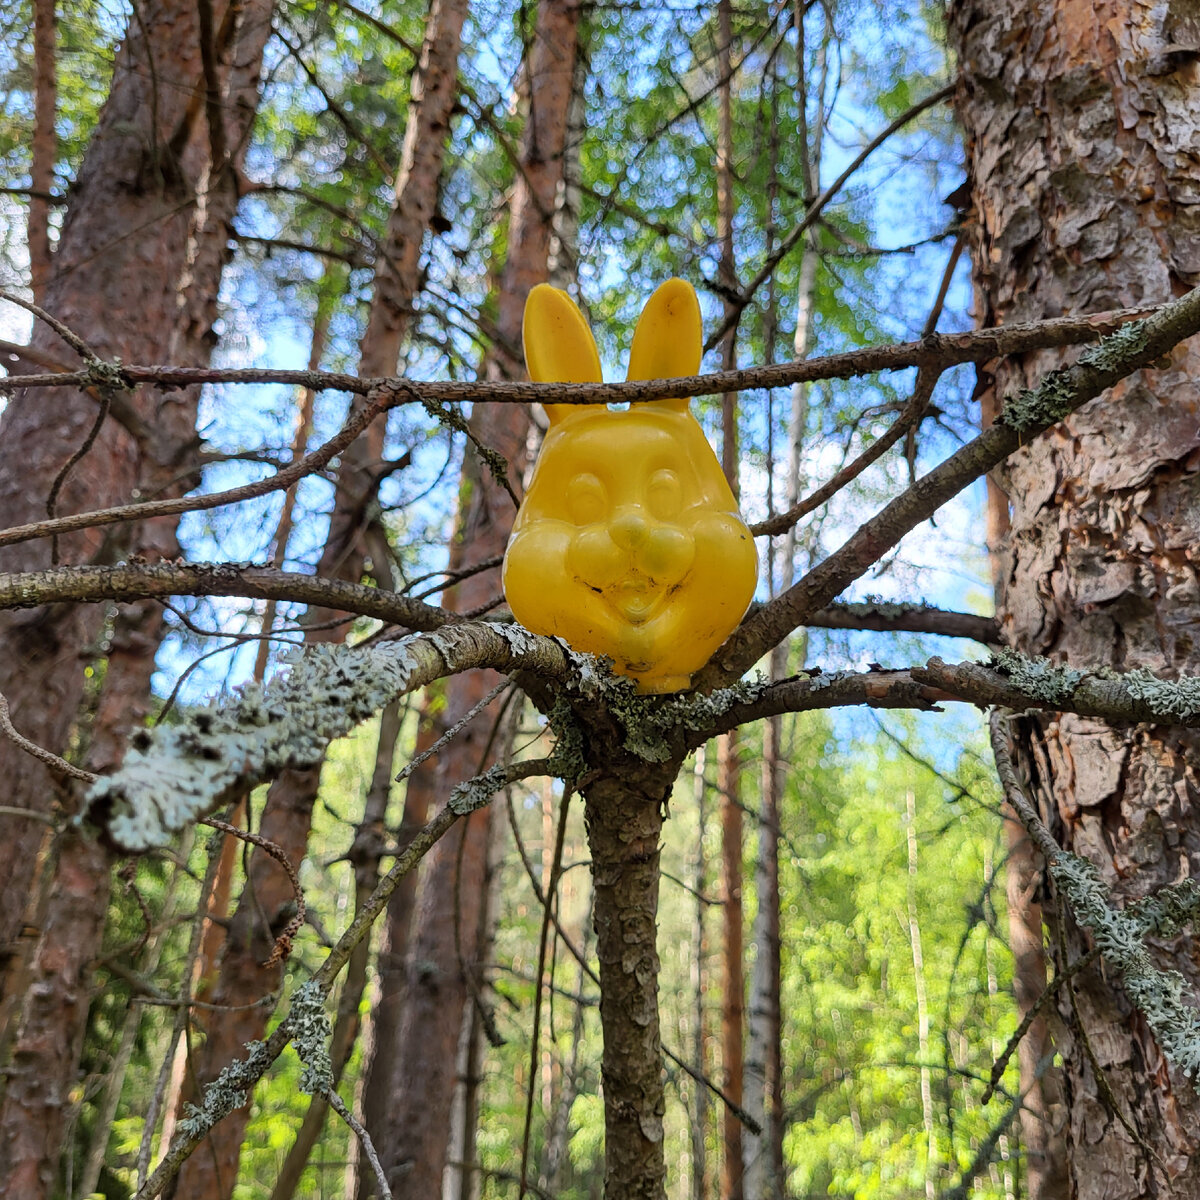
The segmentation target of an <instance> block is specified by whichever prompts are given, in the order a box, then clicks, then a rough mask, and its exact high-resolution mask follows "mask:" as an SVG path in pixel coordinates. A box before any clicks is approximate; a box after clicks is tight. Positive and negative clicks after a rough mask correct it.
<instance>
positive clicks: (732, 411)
mask: <svg viewBox="0 0 1200 1200" xmlns="http://www.w3.org/2000/svg"><path fill="white" fill-rule="evenodd" d="M732 43H733V13H732V5H731V3H730V0H720V3H719V4H718V5H717V70H718V72H719V74H720V77H721V79H722V83H721V87H720V91H719V129H718V134H717V234H718V237H719V238H720V243H721V257H720V262H719V273H720V277H721V282H722V284H723V285H724V287H725V288H727V289H729V291H730V292H732V291H733V290H734V289H736V287H737V266H736V262H735V259H734V244H733V218H734V197H733V81H732V78H731V70H732V67H731V63H732ZM728 311H729V302H728V300H727V301H726V312H727V313H728ZM721 366H722V369H724V370H727V371H728V370H732V369H734V368H736V366H737V328H736V326H735V327H734V328H732V329H730V331H729V333H728V334H727V335H726V337H725V339H724V341H723V343H722V346H721ZM721 434H722V454H721V463H722V466H723V467H724V470H725V478H726V479H727V480H728V481H729V486H730V487H731V488H732V490H733V494H734V497H735V498H736V497H737V495H738V438H737V395H736V394H733V393H730V394H728V395H725V396H723V397H722V400H721ZM739 744H740V739H739V735H738V732H737V731H736V730H734V731H733V732H732V733H727V734H723V735H722V736H721V737H720V738H718V740H717V755H718V760H719V764H718V783H719V788H720V806H721V900H722V903H723V908H722V914H723V918H724V921H723V927H724V941H723V946H722V975H721V1059H722V1065H723V1067H724V1086H725V1090H726V1092H727V1093H728V1094H729V1097H730V1099H731V1100H732V1101H733V1102H734V1104H739V1105H740V1104H741V1102H742V1068H743V1061H742V1058H743V1027H744V1024H745V1007H746V1000H745V988H746V983H745V975H744V965H743V961H742V960H743V953H744V949H743V929H742V837H743V833H742V798H741V790H742V774H741V759H740V749H739ZM722 1130H723V1142H724V1155H723V1157H722V1161H721V1200H742V1197H743V1194H744V1192H743V1180H742V1174H743V1170H744V1163H743V1148H742V1123H741V1121H740V1120H739V1119H738V1118H737V1116H736V1115H735V1114H734V1113H733V1111H732V1110H731V1109H730V1108H729V1107H728V1106H726V1108H725V1110H724V1112H723V1114H722Z"/></svg>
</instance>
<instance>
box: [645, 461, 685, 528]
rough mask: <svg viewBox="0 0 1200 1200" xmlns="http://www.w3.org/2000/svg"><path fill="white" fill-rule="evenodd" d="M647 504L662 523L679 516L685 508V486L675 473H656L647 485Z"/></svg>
mask: <svg viewBox="0 0 1200 1200" xmlns="http://www.w3.org/2000/svg"><path fill="white" fill-rule="evenodd" d="M646 504H647V506H648V507H649V509H650V511H651V513H652V514H653V515H654V516H655V517H656V518H657V519H658V520H660V521H670V520H673V519H674V518H675V517H677V516H679V513H680V511H681V510H682V508H683V486H682V485H681V484H680V482H679V476H678V475H677V474H676V473H675V472H674V471H668V470H665V469H664V470H662V471H655V472H654V474H653V475H651V476H650V482H649V483H648V484H647V485H646Z"/></svg>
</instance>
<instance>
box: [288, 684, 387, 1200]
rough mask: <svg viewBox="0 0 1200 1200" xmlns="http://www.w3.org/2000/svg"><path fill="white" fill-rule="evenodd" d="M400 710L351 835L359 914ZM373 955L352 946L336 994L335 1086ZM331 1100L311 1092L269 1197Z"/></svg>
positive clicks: (304, 1153)
mask: <svg viewBox="0 0 1200 1200" xmlns="http://www.w3.org/2000/svg"><path fill="white" fill-rule="evenodd" d="M402 720H403V712H402V711H401V709H400V705H399V702H397V701H393V702H392V703H391V704H389V705H388V706H387V708H385V709H384V710H383V713H382V715H381V716H380V718H379V740H378V743H377V746H376V751H375V770H374V772H373V774H372V777H371V786H370V789H369V790H368V792H367V799H366V803H365V804H364V805H363V817H362V820H361V821H360V822H359V825H358V828H357V829H356V830H355V833H354V841H353V842H352V843H351V846H350V852H349V859H350V863H351V865H352V866H353V868H354V911H355V915H356V916H357V915H358V913H359V911H360V910H361V908H362V906H363V904H365V903H366V901H367V898H368V897H369V896H370V895H371V893H372V892H373V891H374V890H375V885H376V884H377V883H378V882H379V863H380V860H381V859H382V857H383V851H384V848H385V845H386V838H385V829H386V822H387V808H388V797H389V796H390V795H391V788H392V774H393V771H392V761H393V759H394V758H395V752H396V741H397V739H398V738H399V736H400V726H401V723H402ZM370 954H371V940H370V938H363V940H362V941H361V942H359V943H358V945H357V946H356V947H355V948H354V953H353V954H352V955H351V956H350V961H349V963H347V965H346V981H345V983H344V984H343V985H342V990H341V994H340V995H339V997H338V1008H337V1018H336V1020H335V1021H334V1026H333V1036H332V1037H331V1038H330V1043H329V1056H330V1060H331V1063H332V1067H333V1080H334V1086H335V1087H336V1086H337V1084H338V1081H339V1080H340V1079H341V1077H342V1072H343V1071H344V1070H345V1067H346V1063H347V1061H348V1060H349V1058H350V1054H351V1052H352V1051H353V1049H354V1042H355V1040H356V1038H357V1036H358V1029H359V1016H358V1010H359V1006H360V1003H361V1001H362V994H363V989H364V988H365V987H366V983H367V964H368V961H369V959H370ZM328 1112H329V1102H328V1101H327V1100H326V1099H325V1097H324V1096H313V1098H312V1100H311V1101H310V1102H309V1106H308V1111H307V1112H306V1113H305V1114H304V1121H303V1122H302V1124H301V1126H300V1130H299V1132H298V1133H297V1134H296V1140H295V1141H294V1142H293V1143H292V1147H291V1149H290V1150H289V1151H288V1154H287V1158H285V1159H284V1161H283V1166H282V1167H280V1169H279V1174H278V1176H277V1177H276V1179H275V1185H274V1187H272V1189H271V1200H291V1198H292V1196H294V1195H295V1194H296V1188H297V1187H298V1186H299V1184H300V1179H301V1177H302V1176H303V1174H304V1168H305V1167H306V1166H307V1165H308V1159H309V1155H311V1154H312V1150H313V1147H314V1146H315V1145H316V1143H317V1139H318V1138H319V1137H320V1135H321V1130H322V1128H323V1127H324V1124H325V1118H326V1116H327V1115H328Z"/></svg>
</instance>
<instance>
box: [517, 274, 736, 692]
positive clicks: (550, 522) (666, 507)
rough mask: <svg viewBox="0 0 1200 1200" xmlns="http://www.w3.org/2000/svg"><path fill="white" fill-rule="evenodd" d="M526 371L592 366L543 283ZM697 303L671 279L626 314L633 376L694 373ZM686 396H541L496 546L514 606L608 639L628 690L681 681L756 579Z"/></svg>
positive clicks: (543, 375) (575, 324) (582, 328)
mask: <svg viewBox="0 0 1200 1200" xmlns="http://www.w3.org/2000/svg"><path fill="white" fill-rule="evenodd" d="M524 340H525V362H526V365H527V367H528V369H529V376H530V378H531V379H533V380H535V381H536V382H539V383H567V382H570V383H587V382H599V381H600V378H601V376H600V359H599V357H598V355H597V353H596V344H595V342H594V340H593V339H592V335H591V332H590V330H589V329H588V326H587V322H586V321H585V320H584V317H583V314H582V313H581V312H580V311H579V309H578V308H577V307H576V305H575V303H574V301H572V300H571V298H570V297H569V296H568V295H567V294H566V292H561V291H558V290H557V289H556V288H552V287H548V286H546V285H545V284H542V285H540V286H538V287H536V288H534V289H533V291H532V292H531V293H530V296H529V301H528V303H527V304H526V306H525V328H524ZM701 346H702V344H701V333H700V305H699V303H698V302H697V300H696V293H695V292H694V291H693V290H692V287H691V285H690V284H688V283H685V282H684V281H683V280H682V279H670V280H668V281H667V282H666V283H664V284H663V285H662V286H661V287H660V288H659V289H658V290H657V291H656V292H655V293H654V295H653V296H652V297H651V298H650V301H649V303H648V304H647V305H646V307H645V309H644V310H643V312H642V315H641V318H640V319H639V320H638V324H637V329H636V331H635V332H634V335H633V349H632V352H631V354H630V360H629V378H630V379H664V378H672V377H675V376H680V375H694V374H696V372H697V370H698V369H699V367H700V355H701ZM689 403H690V402H689V401H687V400H657V401H650V402H647V403H644V404H635V405H633V406H632V407H631V408H630V409H629V410H627V411H624V412H612V411H610V410H609V409H608V408H606V407H599V406H584V405H569V404H552V405H547V406H546V412H547V414H548V416H549V418H550V430H549V432H548V433H547V434H546V439H545V441H544V442H543V444H542V452H541V455H540V457H539V458H538V462H537V466H536V468H535V470H534V473H533V480H532V482H531V483H530V485H529V491H528V492H527V494H526V496H525V499H524V502H523V503H522V504H521V509H520V511H519V512H518V513H517V518H516V521H515V523H514V525H513V532H512V536H511V538H510V539H509V542H508V552H507V553H506V555H505V558H504V592H505V595H506V597H507V598H508V603H509V606H510V607H511V608H512V611H513V615H514V616H515V617H516V618H517V620H518V621H520V622H521V624H522V625H524V626H525V627H526V628H527V629H531V630H533V631H534V632H535V633H544V634H552V635H555V636H557V637H561V638H563V639H565V640H566V641H567V643H568V644H569V645H570V646H572V647H573V648H574V649H576V650H584V651H588V652H590V653H592V654H603V655H607V656H608V657H609V658H611V659H612V660H613V662H614V663H615V665H616V670H617V671H619V672H620V673H621V674H622V675H629V676H631V677H632V678H633V679H635V680H636V681H637V684H638V690H639V691H641V692H677V691H681V690H683V689H685V688H687V687H688V686H689V684H690V683H691V677H692V674H693V672H695V671H698V670H699V669H700V668H701V667H702V666H703V665H704V664H705V663H706V662H707V661H708V659H709V657H710V656H711V655H712V653H713V651H714V650H716V649H717V647H718V646H720V644H721V643H722V642H723V641H724V640H725V639H726V638H727V637H728V636H729V634H730V633H732V632H733V630H734V627H735V626H736V625H737V623H738V622H739V621H740V620H741V618H742V614H743V613H744V612H745V611H746V608H747V606H748V605H749V603H750V599H751V597H752V596H753V595H754V585H755V580H756V578H757V575H758V559H757V555H756V554H755V551H754V539H753V538H752V537H751V536H750V531H749V530H748V529H747V528H746V526H745V524H744V523H743V521H742V519H741V517H739V516H738V512H737V503H736V502H735V500H734V498H733V493H732V492H731V491H730V489H729V485H728V483H726V481H725V476H724V474H723V473H722V471H721V467H720V464H719V463H718V462H717V458H716V455H715V454H713V452H712V448H711V447H710V446H709V444H708V441H707V440H706V439H705V437H704V433H703V431H702V430H701V428H700V425H699V423H698V422H697V421H696V418H695V417H693V416H692V414H691V411H690V408H689Z"/></svg>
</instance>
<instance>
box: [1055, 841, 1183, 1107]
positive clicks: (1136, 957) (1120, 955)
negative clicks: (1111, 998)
mask: <svg viewBox="0 0 1200 1200" xmlns="http://www.w3.org/2000/svg"><path fill="white" fill-rule="evenodd" d="M1050 873H1051V875H1052V876H1053V877H1054V880H1055V882H1056V883H1057V885H1058V887H1059V888H1060V889H1061V891H1062V893H1063V895H1064V897H1065V898H1066V899H1067V901H1068V903H1069V904H1070V905H1071V909H1072V911H1073V912H1074V913H1075V916H1076V917H1077V918H1078V920H1079V921H1080V922H1081V923H1082V924H1083V925H1086V926H1087V928H1088V929H1090V930H1091V931H1092V935H1093V937H1094V938H1095V939H1096V945H1097V946H1098V947H1099V949H1100V953H1101V954H1102V955H1103V956H1104V958H1105V959H1106V960H1107V961H1108V962H1109V963H1110V964H1111V965H1112V966H1113V967H1115V968H1116V969H1117V970H1118V971H1119V972H1120V973H1121V976H1122V978H1123V979H1124V981H1125V990H1126V991H1127V992H1128V994H1129V998H1130V1000H1132V1001H1133V1003H1134V1004H1135V1005H1136V1006H1137V1007H1138V1009H1139V1010H1140V1011H1141V1012H1142V1014H1143V1015H1144V1016H1145V1018H1146V1024H1147V1025H1148V1026H1149V1027H1150V1030H1151V1032H1152V1033H1153V1034H1154V1036H1155V1038H1156V1039H1157V1041H1158V1044H1159V1046H1161V1047H1162V1051H1163V1053H1164V1054H1165V1055H1166V1056H1167V1058H1168V1060H1169V1061H1170V1062H1172V1063H1173V1064H1174V1065H1175V1066H1176V1067H1178V1068H1179V1069H1180V1070H1181V1071H1182V1072H1183V1073H1184V1074H1185V1075H1187V1076H1188V1077H1189V1078H1191V1079H1193V1080H1194V1081H1195V1080H1197V1076H1198V1073H1200V1012H1197V1010H1196V1009H1194V1008H1192V1007H1191V1005H1189V1004H1186V1003H1185V1002H1184V999H1183V995H1184V990H1185V989H1186V987H1187V981H1186V980H1185V979H1184V977H1183V976H1182V975H1180V974H1179V972H1178V971H1160V970H1159V969H1158V968H1157V967H1156V966H1155V965H1154V962H1153V960H1152V959H1151V957H1150V953H1149V951H1148V950H1147V949H1146V945H1145V939H1146V938H1147V937H1149V936H1152V935H1167V936H1170V935H1171V934H1173V933H1175V932H1177V931H1178V930H1179V929H1180V928H1181V927H1182V926H1183V925H1185V924H1186V923H1188V922H1189V921H1191V920H1192V919H1193V918H1194V917H1195V915H1196V913H1197V912H1200V888H1198V887H1197V886H1196V884H1195V883H1193V881H1192V880H1190V879H1188V880H1184V881H1183V883H1181V884H1177V885H1176V886H1174V887H1171V888H1164V889H1162V890H1161V891H1159V892H1157V893H1155V895H1153V896H1149V897H1147V898H1146V899H1144V900H1140V901H1138V902H1137V903H1136V904H1134V905H1131V906H1130V907H1129V908H1128V909H1126V911H1125V912H1119V911H1118V910H1117V909H1116V908H1114V907H1113V904H1112V898H1111V894H1110V893H1109V890H1108V888H1107V886H1106V885H1105V884H1104V881H1103V880H1102V879H1101V878H1100V874H1099V872H1098V871H1097V870H1096V867H1095V866H1094V865H1093V864H1092V863H1091V862H1089V861H1088V860H1087V859H1086V858H1081V857H1079V855H1077V854H1068V853H1066V852H1063V853H1061V854H1058V855H1056V856H1055V858H1054V861H1053V862H1052V863H1051V864H1050ZM1198 1090H1200V1089H1198Z"/></svg>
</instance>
